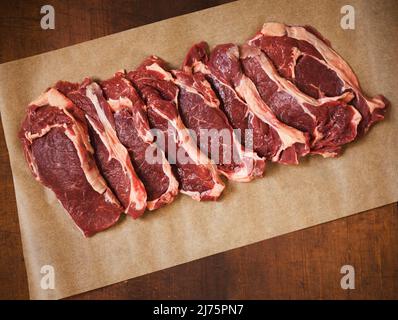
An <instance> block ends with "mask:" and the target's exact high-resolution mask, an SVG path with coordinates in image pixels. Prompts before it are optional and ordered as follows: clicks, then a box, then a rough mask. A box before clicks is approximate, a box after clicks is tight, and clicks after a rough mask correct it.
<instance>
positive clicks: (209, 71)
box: [184, 43, 309, 164]
mask: <svg viewBox="0 0 398 320" xmlns="http://www.w3.org/2000/svg"><path fill="white" fill-rule="evenodd" d="M205 48H206V44H205V43H201V44H198V45H197V46H196V47H195V46H194V47H193V48H192V49H191V55H190V54H188V56H187V58H186V60H185V63H184V64H185V65H186V66H189V65H192V66H193V69H194V71H195V72H200V73H202V74H204V75H206V77H207V78H208V79H209V81H210V82H211V83H212V84H213V87H214V88H215V90H216V91H217V93H218V95H219V97H220V99H221V101H222V108H223V110H225V113H226V114H227V116H228V118H229V119H230V123H231V124H233V126H234V127H235V128H236V129H241V130H246V129H251V130H252V135H253V142H252V144H253V149H254V151H255V152H257V153H258V154H259V155H260V156H262V157H265V158H266V159H269V160H272V161H274V162H280V163H283V164H298V159H299V157H301V156H305V155H306V154H307V153H308V152H309V146H308V136H307V135H306V134H304V133H303V132H301V131H299V130H297V129H295V128H292V127H289V126H288V125H286V124H284V123H283V122H281V121H279V120H278V119H277V117H276V116H275V115H274V114H273V112H272V110H271V108H270V107H269V106H268V105H267V104H266V103H264V101H263V100H262V99H261V97H260V95H259V93H258V91H257V88H256V87H255V85H254V84H253V82H252V81H251V80H250V79H249V78H248V77H246V75H245V74H244V73H243V71H242V68H241V64H240V60H239V49H238V46H236V45H234V44H222V45H218V46H216V47H215V48H214V49H213V51H212V52H211V54H210V57H209V58H208V59H207V58H206V56H205V54H206V49H205ZM195 51H196V53H195Z"/></svg>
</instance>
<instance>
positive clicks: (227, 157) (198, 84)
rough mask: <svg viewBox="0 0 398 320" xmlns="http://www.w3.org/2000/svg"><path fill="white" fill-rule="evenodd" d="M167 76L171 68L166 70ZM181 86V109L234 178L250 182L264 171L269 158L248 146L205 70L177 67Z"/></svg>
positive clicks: (200, 140)
mask: <svg viewBox="0 0 398 320" xmlns="http://www.w3.org/2000/svg"><path fill="white" fill-rule="evenodd" d="M163 72H164V73H165V76H167V71H165V70H164V71H163ZM173 74H174V76H175V79H174V83H175V84H176V85H177V86H178V88H179V95H178V109H179V112H180V115H181V118H182V120H183V122H184V124H185V125H186V126H187V128H189V129H191V130H193V132H194V133H195V137H196V141H197V145H198V147H199V148H200V149H201V150H202V151H203V153H205V154H207V156H208V157H209V158H210V159H212V160H213V162H214V163H216V165H217V168H218V170H219V172H220V173H221V174H223V175H224V176H226V177H227V178H228V179H230V180H234V181H240V182H248V181H251V180H252V179H253V178H255V177H259V176H262V175H263V172H264V169H265V161H264V160H263V159H261V158H260V157H259V156H258V155H257V154H256V153H254V152H252V151H248V150H245V149H244V148H243V146H242V145H241V143H240V141H239V140H238V139H237V136H236V135H235V133H234V130H233V128H232V127H231V125H230V124H229V122H228V118H227V117H226V115H225V114H224V113H223V112H222V110H221V109H220V108H219V104H220V103H219V100H218V98H217V96H216V95H215V93H214V91H213V89H212V88H211V86H210V84H209V82H208V81H207V80H206V79H205V77H204V75H203V74H200V73H196V74H193V73H192V72H185V71H179V70H173Z"/></svg>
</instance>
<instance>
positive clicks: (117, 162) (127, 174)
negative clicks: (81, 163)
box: [55, 79, 147, 218]
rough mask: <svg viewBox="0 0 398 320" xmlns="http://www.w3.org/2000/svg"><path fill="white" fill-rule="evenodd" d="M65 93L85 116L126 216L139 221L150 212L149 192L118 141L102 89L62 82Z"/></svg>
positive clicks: (98, 158)
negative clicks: (147, 208)
mask: <svg viewBox="0 0 398 320" xmlns="http://www.w3.org/2000/svg"><path fill="white" fill-rule="evenodd" d="M55 87H56V88H57V89H59V90H60V91H61V92H63V93H64V94H65V95H66V96H67V97H68V98H69V99H70V100H72V102H73V103H74V104H75V105H76V106H77V107H79V108H80V109H81V110H82V111H83V112H84V114H85V117H86V119H87V122H88V128H89V134H90V140H91V142H92V145H93V147H94V156H95V159H96V161H97V165H98V167H99V169H100V171H101V173H102V175H103V176H104V178H105V180H106V181H107V182H108V184H109V186H110V187H111V189H112V190H113V191H114V193H115V195H116V196H117V198H118V199H119V201H120V203H121V204H122V206H123V208H124V210H125V213H127V214H129V215H131V216H132V217H133V218H137V217H139V216H140V215H142V214H143V213H144V211H145V208H146V199H147V195H146V191H145V188H144V185H143V183H142V182H141V180H140V179H139V178H138V177H137V175H136V173H135V170H134V167H133V165H132V163H131V160H130V156H129V154H128V152H127V150H126V148H125V147H124V146H123V145H122V143H121V142H120V141H119V138H118V137H117V133H116V130H115V121H114V119H113V114H112V111H111V107H110V106H109V104H108V103H107V102H106V99H105V98H104V96H103V94H102V90H101V88H100V86H99V85H98V84H97V83H95V82H92V81H91V80H90V79H85V80H84V81H83V82H82V83H81V84H75V83H68V82H64V81H60V82H58V83H57V84H56V85H55Z"/></svg>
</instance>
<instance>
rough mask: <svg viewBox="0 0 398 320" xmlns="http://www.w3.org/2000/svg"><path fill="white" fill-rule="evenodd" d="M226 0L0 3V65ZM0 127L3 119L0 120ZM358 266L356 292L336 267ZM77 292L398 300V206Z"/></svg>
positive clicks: (7, 262)
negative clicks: (45, 26) (44, 14)
mask: <svg viewBox="0 0 398 320" xmlns="http://www.w3.org/2000/svg"><path fill="white" fill-rule="evenodd" d="M225 2H228V1H223V0H220V1H211V0H208V1H203V0H202V1H183V0H180V1H170V0H164V1H149V0H147V1H127V0H122V1H120V0H119V1H106V0H98V1H72V0H71V1H51V0H48V1H45V4H51V5H53V6H54V8H55V23H56V28H55V30H47V31H44V30H42V29H41V28H40V19H41V15H40V8H41V6H42V5H43V4H44V2H43V1H37V0H34V1H1V3H0V63H3V62H7V61H11V60H15V59H19V58H23V57H28V56H31V55H34V54H38V53H42V52H46V51H50V50H54V49H58V48H62V47H65V46H69V45H72V44H75V43H78V42H82V41H86V40H90V39H95V38H98V37H101V36H105V35H108V34H111V33H115V32H119V31H123V30H126V29H129V28H133V27H136V26H139V25H143V24H147V23H150V22H154V21H158V20H162V19H166V18H169V17H172V16H177V15H181V14H184V13H188V12H192V11H196V10H200V9H203V8H206V7H210V6H214V5H217V4H222V3H225ZM0 126H1V125H0ZM0 178H1V180H0V181H1V184H0V245H1V255H0V298H2V299H26V298H28V297H29V296H28V288H27V279H26V272H25V266H24V260H23V255H22V246H21V239H20V231H19V225H18V216H17V209H16V203H15V195H14V188H13V182H12V174H11V169H10V165H9V158H8V153H7V148H6V145H5V141H4V133H3V129H2V128H0ZM343 265H352V266H353V267H354V268H355V289H354V290H343V289H342V288H341V286H340V279H341V277H342V276H343V275H342V274H340V268H341V266H343ZM72 298H78V299H174V298H175V299H206V298H207V299H224V298H225V299H283V298H285V299H357V298H359V299H362V298H363V299H397V298H398V210H397V204H396V203H395V204H391V205H387V206H384V207H381V208H377V209H373V210H369V211H367V212H363V213H360V214H356V215H353V216H350V217H348V218H344V219H340V220H337V221H333V222H330V223H326V224H323V225H319V226H316V227H312V228H308V229H305V230H301V231H297V232H294V233H290V234H287V235H283V236H280V237H277V238H274V239H270V240H266V241H262V242H259V243H257V244H253V245H249V246H245V247H242V248H239V249H235V250H231V251H228V252H224V253H220V254H217V255H214V256H211V257H207V258H204V259H200V260H197V261H194V262H190V263H186V264H183V265H180V266H177V267H173V268H170V269H167V270H162V271H159V272H156V273H152V274H148V275H145V276H142V277H139V278H135V279H132V280H128V281H125V282H122V283H118V284H115V285H112V286H108V287H105V288H102V289H98V290H94V291H91V292H87V293H83V294H80V295H78V296H76V297H72Z"/></svg>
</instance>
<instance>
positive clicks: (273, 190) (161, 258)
mask: <svg viewBox="0 0 398 320" xmlns="http://www.w3.org/2000/svg"><path fill="white" fill-rule="evenodd" d="M345 4H346V3H345V1H330V2H323V1H283V0H276V1H264V2H263V1H247V2H237V3H232V4H228V5H223V6H220V7H215V8H211V9H208V10H204V11H199V12H196V13H193V14H188V15H185V16H181V17H177V18H173V19H169V20H165V21H162V22H158V23H154V24H150V25H147V26H144V27H140V28H136V29H132V30H128V31H125V32H122V33H118V34H115V35H111V36H107V37H104V38H100V39H97V40H94V41H90V42H86V43H82V44H79V45H75V46H72V47H68V48H65V49H61V50H56V51H53V52H49V53H45V54H41V55H38V56H34V57H31V58H27V59H22V60H19V61H14V62H10V63H6V64H3V65H1V66H0V106H1V118H2V121H3V126H4V131H5V137H6V141H7V146H8V150H9V154H10V161H11V166H12V171H13V177H14V185H15V192H16V198H17V205H18V214H19V221H20V227H21V234H22V241H23V251H24V257H25V261H26V268H27V272H28V279H29V290H30V297H31V298H32V299H38V298H41V299H57V298H62V297H65V296H69V295H73V294H77V293H80V292H83V291H87V290H91V289H95V288H98V287H102V286H105V285H109V284H112V283H115V282H119V281H123V280H126V279H129V278H133V277H137V276H140V275H143V274H146V273H150V272H153V271H156V270H160V269H164V268H168V267H171V266H174V265H177V264H181V263H184V262H188V261H191V260H194V259H198V258H201V257H205V256H208V255H212V254H215V253H218V252H222V251H226V250H229V249H232V248H236V247H240V246H244V245H247V244H250V243H254V242H257V241H260V240H264V239H267V238H270V237H274V236H277V235H280V234H283V233H287V232H291V231H295V230H298V229H302V228H306V227H309V226H312V225H316V224H319V223H323V222H326V221H330V220H333V219H337V218H340V217H345V216H347V215H350V214H354V213H357V212H361V211H364V210H367V209H371V208H374V207H378V206H381V205H385V204H388V203H391V202H394V201H397V200H398V149H397V137H398V115H397V109H396V108H397V105H398V104H397V102H398V93H397V92H398V90H397V85H396V83H397V80H396V77H397V74H398V68H397V62H398V61H397V56H398V44H397V34H398V14H397V9H396V3H395V1H380V2H373V1H372V2H371V1H366V2H365V1H364V2H359V1H353V0H351V1H350V4H351V5H353V6H354V8H355V13H356V25H355V27H356V29H355V30H343V29H341V27H340V18H341V16H342V15H341V13H340V8H341V7H342V6H343V5H345ZM265 21H280V22H285V23H289V24H310V25H313V26H314V27H316V28H317V29H318V30H319V31H320V32H321V33H322V34H323V35H324V36H325V37H327V38H329V39H330V40H331V41H332V44H333V46H334V48H335V49H336V50H337V51H338V52H339V53H340V54H341V55H342V56H343V57H344V58H345V59H346V60H347V61H348V62H349V63H350V64H351V66H352V67H353V68H354V70H355V71H356V73H357V75H358V77H359V79H360V81H361V84H362V87H363V89H364V90H365V92H367V93H369V94H372V95H373V94H376V93H383V94H385V95H386V96H387V97H388V98H389V99H390V100H391V103H392V108H391V109H390V111H389V112H388V115H387V117H386V120H385V121H384V122H382V123H379V124H378V125H376V126H375V127H374V128H372V130H371V131H370V132H369V134H368V135H367V136H366V137H365V138H363V139H361V140H360V141H358V142H355V143H352V144H351V145H350V146H349V148H347V149H346V151H345V152H344V154H343V156H342V157H340V158H337V159H322V158H320V157H311V158H308V159H305V160H304V161H302V163H301V164H300V165H299V166H297V167H286V166H282V165H269V166H268V171H267V173H266V177H265V178H263V179H259V180H256V181H253V182H251V183H241V184H239V183H228V188H227V190H226V192H225V194H224V196H223V197H222V199H221V201H219V202H217V203H198V202H195V201H193V200H191V199H190V198H188V197H186V196H183V195H180V196H179V197H178V199H177V200H176V201H175V202H174V203H173V204H171V205H169V206H167V207H166V208H163V209H161V210H158V211H156V212H154V213H148V214H146V215H145V217H144V218H142V219H138V220H136V221H134V220H132V219H129V218H125V219H122V221H120V223H118V224H117V225H116V226H114V227H112V228H111V229H109V230H107V231H105V232H102V233H100V234H98V235H96V236H94V237H92V238H90V239H85V238H83V237H82V235H81V234H80V232H79V231H78V230H77V229H76V228H75V227H74V225H73V223H72V222H71V220H70V218H69V217H68V215H67V214H66V212H65V210H64V209H63V208H62V207H61V205H60V204H59V203H58V202H57V200H56V198H55V196H54V195H53V194H52V192H51V191H49V190H47V189H45V188H44V187H42V186H41V185H40V184H39V183H38V182H36V181H35V180H34V179H33V177H32V176H31V174H30V172H29V171H28V166H27V165H26V163H25V160H24V158H23V155H22V150H21V146H20V144H19V141H18V139H17V131H18V129H19V124H20V122H21V119H22V117H23V115H24V110H25V107H26V105H27V104H28V102H29V101H31V100H32V99H34V98H36V96H38V95H39V94H40V93H41V92H42V91H43V90H44V89H46V88H47V87H48V86H49V85H51V84H52V83H54V82H55V81H57V80H59V79H64V80H70V81H79V80H81V79H82V78H83V77H84V76H87V75H91V76H96V77H101V78H105V77H109V76H111V75H112V74H113V72H115V71H116V70H119V69H121V68H127V69H131V68H133V67H134V66H136V65H137V64H138V63H139V62H140V61H141V60H142V59H143V58H144V57H145V56H147V55H149V54H157V55H159V56H160V57H162V58H164V59H166V60H167V61H169V62H170V63H172V65H173V66H174V67H177V66H179V65H180V63H181V61H182V59H183V57H184V55H185V53H186V52H187V49H188V48H189V47H190V46H191V45H192V44H193V43H195V42H197V41H199V40H207V41H208V42H209V43H210V44H211V45H214V44H218V43H223V42H243V41H244V40H245V39H247V38H248V37H249V36H251V35H253V34H254V33H255V32H256V31H257V30H258V29H259V28H260V27H261V25H262V23H263V22H265ZM43 265H51V266H53V267H54V270H55V289H54V290H43V289H41V288H40V280H41V277H42V274H41V273H40V269H41V267H42V266H43Z"/></svg>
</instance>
